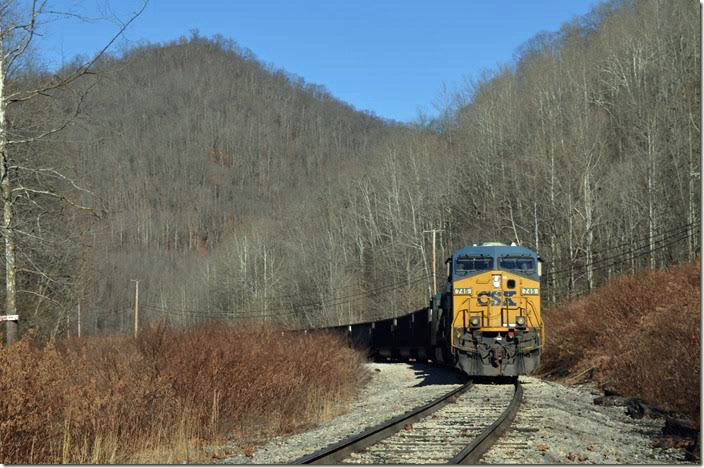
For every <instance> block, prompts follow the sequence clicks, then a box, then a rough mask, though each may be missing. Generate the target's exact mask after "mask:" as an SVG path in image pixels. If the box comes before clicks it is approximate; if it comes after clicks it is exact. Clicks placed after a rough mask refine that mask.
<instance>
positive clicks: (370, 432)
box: [291, 381, 472, 465]
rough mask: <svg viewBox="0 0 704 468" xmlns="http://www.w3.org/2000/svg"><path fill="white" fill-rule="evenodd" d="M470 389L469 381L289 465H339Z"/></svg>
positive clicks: (470, 383)
mask: <svg viewBox="0 0 704 468" xmlns="http://www.w3.org/2000/svg"><path fill="white" fill-rule="evenodd" d="M470 387H472V382H471V381H469V382H467V383H466V384H464V385H463V386H461V387H460V388H457V389H455V390H453V391H451V392H449V393H447V394H445V395H443V396H441V397H440V398H437V399H435V400H433V401H431V402H430V403H428V404H426V405H424V406H421V407H419V408H414V409H412V410H410V411H408V412H406V413H404V414H402V415H400V416H397V417H395V418H393V419H390V420H388V421H385V422H383V423H381V424H379V425H377V426H374V427H371V428H369V429H367V430H365V431H364V432H361V433H360V434H356V435H353V436H350V437H348V438H346V439H343V440H342V441H340V442H338V443H335V444H333V445H329V446H327V447H325V448H323V449H321V450H318V451H317V452H314V453H312V454H310V455H306V456H304V457H301V458H299V459H297V460H294V461H293V462H291V464H293V465H302V464H316V465H334V464H337V463H340V462H341V461H342V460H343V459H344V458H345V457H347V455H349V454H350V453H352V452H357V451H360V450H363V449H365V448H367V447H370V446H372V445H374V444H376V443H377V442H379V441H380V440H383V439H386V438H388V437H390V436H392V435H393V434H395V433H397V432H399V431H400V430H401V429H403V426H405V425H406V424H412V423H414V422H416V421H418V420H419V419H422V418H424V417H425V416H428V415H430V414H432V413H434V412H436V411H437V410H439V409H440V408H442V407H444V406H445V405H447V404H448V403H451V402H452V400H453V399H454V398H453V397H457V396H459V395H460V394H462V393H464V392H466V391H467V390H469V388H470Z"/></svg>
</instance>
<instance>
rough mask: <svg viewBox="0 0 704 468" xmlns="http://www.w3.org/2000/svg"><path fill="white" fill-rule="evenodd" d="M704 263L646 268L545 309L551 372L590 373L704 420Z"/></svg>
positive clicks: (545, 369) (545, 366) (546, 369)
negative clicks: (703, 289)
mask: <svg viewBox="0 0 704 468" xmlns="http://www.w3.org/2000/svg"><path fill="white" fill-rule="evenodd" d="M699 278H700V266H699V261H696V262H694V263H690V264H683V265H678V266H676V267H673V268H671V269H669V270H665V271H642V272H640V273H637V274H636V275H634V276H623V277H619V278H616V279H614V280H612V281H611V282H609V283H608V284H607V285H605V286H604V287H602V288H599V289H597V290H595V291H593V292H592V293H591V294H589V295H587V296H584V297H581V298H577V299H574V300H571V301H568V302H566V303H563V304H560V305H557V306H555V307H552V308H549V309H547V310H545V312H544V314H543V318H544V322H545V327H546V331H547V337H548V338H547V344H546V348H545V352H544V353H543V357H542V365H541V369H540V370H541V371H542V373H544V374H545V375H547V376H553V377H567V378H568V379H572V380H573V381H574V380H576V378H579V377H583V378H587V377H590V378H592V379H594V380H596V381H598V382H600V383H606V382H608V383H609V384H610V385H611V386H613V387H614V388H616V389H617V390H618V391H620V392H621V393H622V394H624V395H628V396H638V397H640V398H642V399H643V400H644V401H645V402H646V403H650V404H653V405H656V406H658V407H661V408H663V409H666V410H671V411H678V412H683V413H685V414H687V415H689V416H690V417H691V418H692V419H693V420H694V421H696V422H697V423H698V422H699V393H700V392H699V375H700V366H701V363H700V354H699V353H700V330H699V321H700V310H699V309H700V300H699V297H700V296H699V295H700V283H699Z"/></svg>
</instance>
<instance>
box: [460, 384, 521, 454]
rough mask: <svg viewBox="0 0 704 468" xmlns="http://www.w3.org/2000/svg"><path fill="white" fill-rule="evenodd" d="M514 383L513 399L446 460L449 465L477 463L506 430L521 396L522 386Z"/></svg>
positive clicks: (516, 409) (514, 414)
mask: <svg viewBox="0 0 704 468" xmlns="http://www.w3.org/2000/svg"><path fill="white" fill-rule="evenodd" d="M514 385H515V391H514V393H513V399H512V400H511V403H510V404H509V405H508V407H507V408H506V409H505V410H504V411H503V413H501V416H499V419H497V420H496V422H494V423H493V424H492V425H491V426H489V427H487V428H486V429H484V430H483V431H482V432H481V434H479V435H478V436H477V437H476V438H475V439H474V440H473V441H472V443H471V444H470V445H468V446H467V447H465V448H464V449H463V450H462V451H461V452H460V453H458V454H457V455H456V456H455V457H454V458H453V459H452V460H450V461H449V462H448V464H449V465H476V464H478V463H479V460H480V459H481V457H482V455H484V454H485V453H486V451H487V450H489V448H490V447H491V446H492V445H493V444H494V443H495V442H496V441H497V440H498V439H499V437H501V435H502V434H503V433H504V432H506V429H508V427H509V426H510V425H511V422H512V421H513V418H514V417H515V416H516V413H517V412H518V408H519V407H520V406H521V399H522V398H523V387H521V384H520V383H519V382H518V379H516V383H515V384H514Z"/></svg>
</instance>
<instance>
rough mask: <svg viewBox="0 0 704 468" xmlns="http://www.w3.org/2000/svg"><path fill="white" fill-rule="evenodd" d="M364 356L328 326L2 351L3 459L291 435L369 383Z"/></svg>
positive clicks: (66, 459) (166, 452) (212, 331)
mask: <svg viewBox="0 0 704 468" xmlns="http://www.w3.org/2000/svg"><path fill="white" fill-rule="evenodd" d="M361 362H362V356H361V354H360V353H358V352H356V351H354V350H352V349H349V348H348V347H347V346H346V345H345V343H344V340H342V339H340V338H338V337H336V336H333V335H330V334H325V333H320V334H316V335H312V336H311V335H308V336H304V335H300V334H294V333H286V334H285V335H282V334H281V332H275V331H272V330H269V329H266V328H263V327H256V326H246V327H242V326H233V325H230V324H211V325H210V326H206V327H201V328H198V329H195V330H192V331H188V332H185V331H176V330H172V329H168V328H166V327H164V326H158V327H155V328H153V329H149V330H146V331H145V332H144V333H142V334H141V335H140V336H139V338H138V339H136V340H135V339H132V338H125V337H119V338H88V339H82V340H79V339H75V338H74V339H71V340H66V341H60V342H58V341H57V342H49V343H46V344H40V343H38V342H37V341H36V339H35V337H34V336H32V335H27V336H25V337H24V338H23V339H22V340H20V341H19V342H18V343H16V344H15V345H14V346H11V347H7V348H3V349H0V394H2V395H3V399H2V401H1V402H0V421H1V422H0V461H2V462H3V463H117V462H134V463H140V462H141V463H144V462H161V463H174V462H178V461H181V460H193V456H194V455H193V452H191V451H190V450H192V448H193V447H195V446H198V445H203V444H204V443H205V442H208V441H213V440H216V439H218V438H220V437H223V436H225V435H233V434H234V435H235V436H236V437H237V436H238V435H239V439H240V440H241V441H242V442H243V443H246V442H247V441H250V440H252V437H255V436H261V435H267V434H271V433H279V432H289V431H293V430H295V429H298V428H300V427H302V426H305V425H308V424H311V423H313V422H316V421H320V420H322V419H325V418H328V417H330V416H331V415H332V411H333V410H334V409H335V408H337V409H339V404H338V403H339V402H342V401H344V400H345V399H347V398H349V397H350V396H352V395H353V394H354V393H355V392H356V390H357V388H358V385H359V383H360V381H361V380H362V379H361V377H362V376H363V373H362V367H361V365H360V364H361Z"/></svg>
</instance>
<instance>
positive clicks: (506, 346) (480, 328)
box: [337, 242, 545, 376]
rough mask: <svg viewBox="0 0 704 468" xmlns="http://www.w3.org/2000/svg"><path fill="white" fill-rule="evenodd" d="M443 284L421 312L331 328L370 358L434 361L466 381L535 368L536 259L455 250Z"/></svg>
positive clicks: (497, 250) (504, 250) (514, 252)
mask: <svg viewBox="0 0 704 468" xmlns="http://www.w3.org/2000/svg"><path fill="white" fill-rule="evenodd" d="M445 263H446V264H447V282H446V286H445V289H444V290H443V291H441V292H439V293H438V294H436V295H435V296H434V297H433V298H432V299H431V301H430V304H429V306H428V307H427V308H423V309H420V310H417V311H414V312H412V313H410V314H406V315H403V316H400V317H397V318H394V319H387V320H381V321H376V322H366V323H358V324H354V325H346V326H343V327H337V328H338V329H340V330H341V331H344V332H346V333H347V335H348V336H349V337H350V338H351V339H352V340H353V341H354V342H356V343H357V344H359V345H362V346H367V347H368V348H369V349H370V351H371V353H372V355H374V356H376V357H379V358H385V359H389V358H390V359H401V360H403V359H409V358H414V359H417V360H428V359H429V360H433V361H435V362H440V363H445V364H450V365H454V366H457V367H459V368H460V369H461V370H462V371H464V372H465V373H467V374H468V375H472V376H517V375H523V374H528V373H530V372H532V371H533V370H535V369H536V368H537V367H538V365H539V364H540V351H541V348H542V346H543V344H544V341H545V337H544V328H543V322H542V320H541V316H540V276H541V273H542V259H541V258H540V257H539V256H538V254H537V253H536V252H534V251H532V250H530V249H528V248H525V247H522V246H517V245H515V244H512V245H510V246H508V245H505V244H501V243H498V242H489V243H484V244H482V245H480V246H477V245H476V244H475V245H473V246H471V247H463V248H461V249H459V250H457V251H455V252H454V253H453V254H452V256H451V257H450V258H448V259H447V261H446V262H445Z"/></svg>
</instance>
